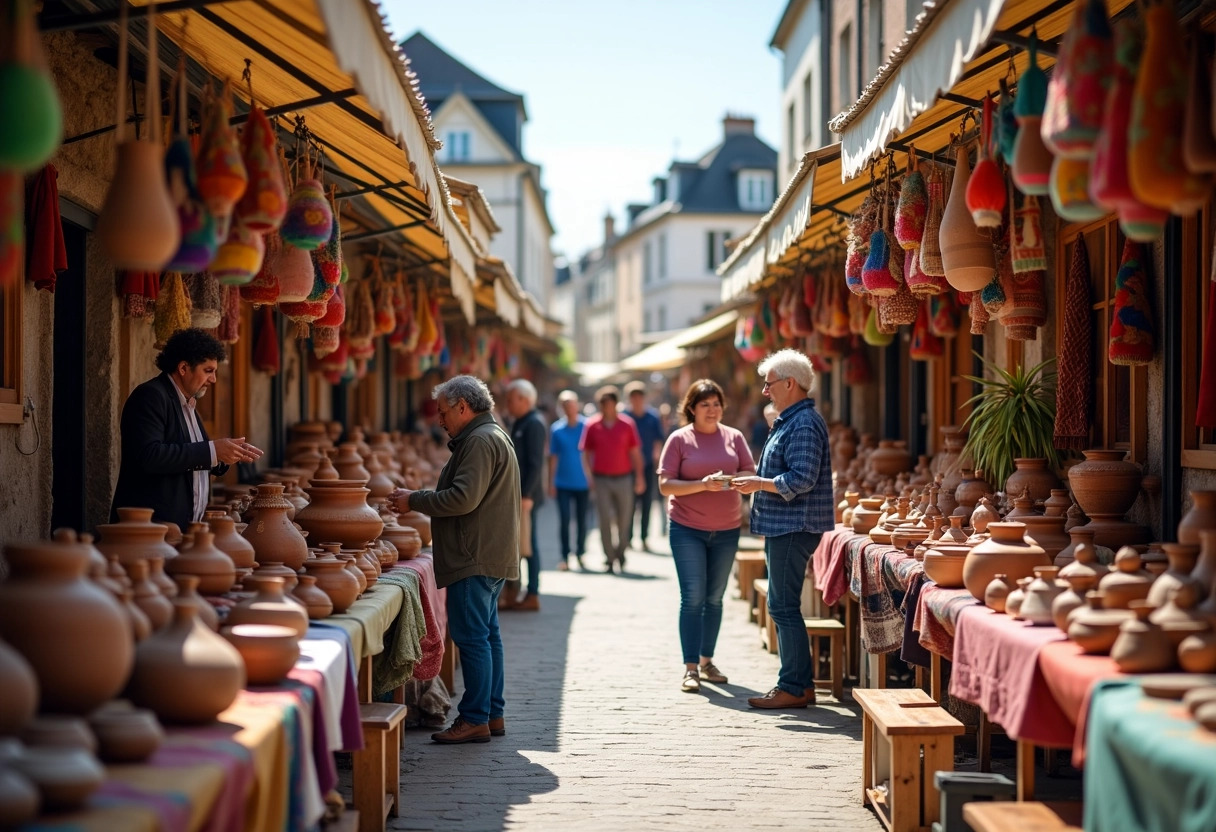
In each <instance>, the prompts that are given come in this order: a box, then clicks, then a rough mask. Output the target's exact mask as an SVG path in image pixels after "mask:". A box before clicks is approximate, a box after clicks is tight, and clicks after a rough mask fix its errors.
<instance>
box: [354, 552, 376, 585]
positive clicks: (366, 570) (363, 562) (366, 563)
mask: <svg viewBox="0 0 1216 832" xmlns="http://www.w3.org/2000/svg"><path fill="white" fill-rule="evenodd" d="M350 554H352V555H354V557H355V565H356V566H358V567H359V568H360V569H361V570H363V577H364V578H365V579H366V580H367V586H368V587H372V586H375V584H376V581H378V580H380V561H378V560H376V558H375V556H374V555H372V554H371V552H370V551H369V550H368V549H358V550H356V551H353V552H351V553H350Z"/></svg>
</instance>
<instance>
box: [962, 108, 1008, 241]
mask: <svg viewBox="0 0 1216 832" xmlns="http://www.w3.org/2000/svg"><path fill="white" fill-rule="evenodd" d="M994 112H995V107H994V105H993V102H992V96H991V95H988V96H985V97H984V122H983V129H982V137H981V139H980V150H979V154H978V157H977V159H976V162H975V169H974V170H973V171H971V178H970V179H968V180H967V195H966V200H967V210H968V211H970V212H971V219H972V220H973V221H974V222H975V225H976V227H977V228H996V227H997V226H999V225H1000V224H1001V219H1002V216H1003V215H1004V212H1005V202H1006V192H1005V177H1004V174H1002V173H1001V168H1000V166H999V165H998V164H997V161H996V152H995V148H994V147H993V138H992V127H993V116H994Z"/></svg>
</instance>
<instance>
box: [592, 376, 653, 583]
mask: <svg viewBox="0 0 1216 832" xmlns="http://www.w3.org/2000/svg"><path fill="white" fill-rule="evenodd" d="M595 399H596V401H598V402H599V405H600V412H599V414H597V415H595V416H592V417H591V418H590V419H588V420H587V426H586V428H585V429H584V430H583V438H582V441H581V442H580V443H579V450H580V451H582V452H583V467H584V468H585V469H586V471H587V482H588V483H590V484H591V491H592V493H593V494H594V495H595V512H596V515H597V519H598V521H599V527H600V542H601V543H602V544H603V547H604V557H605V558H606V560H607V563H606V564H605V566H606V568H607V570H608V571H609V572H612V571H613V565H614V564H615V565H616V567H617V569H619V570H620V571H621V572H624V571H625V547H626V546H628V545H629V537H630V533H631V532H632V530H633V503H634V496H635V495H637V494H642V493H644V492H645V491H646V481H645V480H644V479H643V477H642V453H641V447H642V441H641V439H640V438H638V431H637V428H636V427H635V426H634V424H633V420H632V419H630V418H629V417H628V416H626V415H625V414H624V413H618V412H617V404H618V403H619V402H620V399H621V395H620V392H619V391H618V390H617V389H616V388H615V387H613V386H611V385H608V386H607V387H601V388H600V389H599V390H597V391H595Z"/></svg>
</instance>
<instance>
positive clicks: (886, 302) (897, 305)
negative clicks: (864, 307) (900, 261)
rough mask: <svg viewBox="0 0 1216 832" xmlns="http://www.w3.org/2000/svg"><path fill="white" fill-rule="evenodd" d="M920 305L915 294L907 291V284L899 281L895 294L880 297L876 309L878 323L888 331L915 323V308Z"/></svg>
mask: <svg viewBox="0 0 1216 832" xmlns="http://www.w3.org/2000/svg"><path fill="white" fill-rule="evenodd" d="M919 306H920V304H919V303H917V300H916V296H915V295H913V294H912V293H911V292H910V291H908V284H906V283H901V284H899V288H898V289H896V291H895V294H893V295H891V296H889V297H885V298H882V305H881V306H880V307H879V309H878V324H879V326H880V327H881V328H883V329H884V330H886V331H888V332H894V331H895V328H897V327H900V326H904V325H906V324H914V323H916V310H917V308H918V307H919Z"/></svg>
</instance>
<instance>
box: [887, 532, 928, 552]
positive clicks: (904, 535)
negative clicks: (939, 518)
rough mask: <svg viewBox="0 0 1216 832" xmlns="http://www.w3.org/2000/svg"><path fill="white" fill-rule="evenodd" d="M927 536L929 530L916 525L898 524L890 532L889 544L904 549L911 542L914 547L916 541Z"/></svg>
mask: <svg viewBox="0 0 1216 832" xmlns="http://www.w3.org/2000/svg"><path fill="white" fill-rule="evenodd" d="M928 537H929V530H928V529H926V528H923V527H916V526H900V527H899V528H897V529H896V530H895V531H893V532H891V545H892V546H894V547H895V548H896V549H906V548H907V547H908V544H909V543H911V544H912V546H913V548H915V546H916V544H917V543H920V542H921V541H923V540H925V539H927V538H928Z"/></svg>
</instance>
